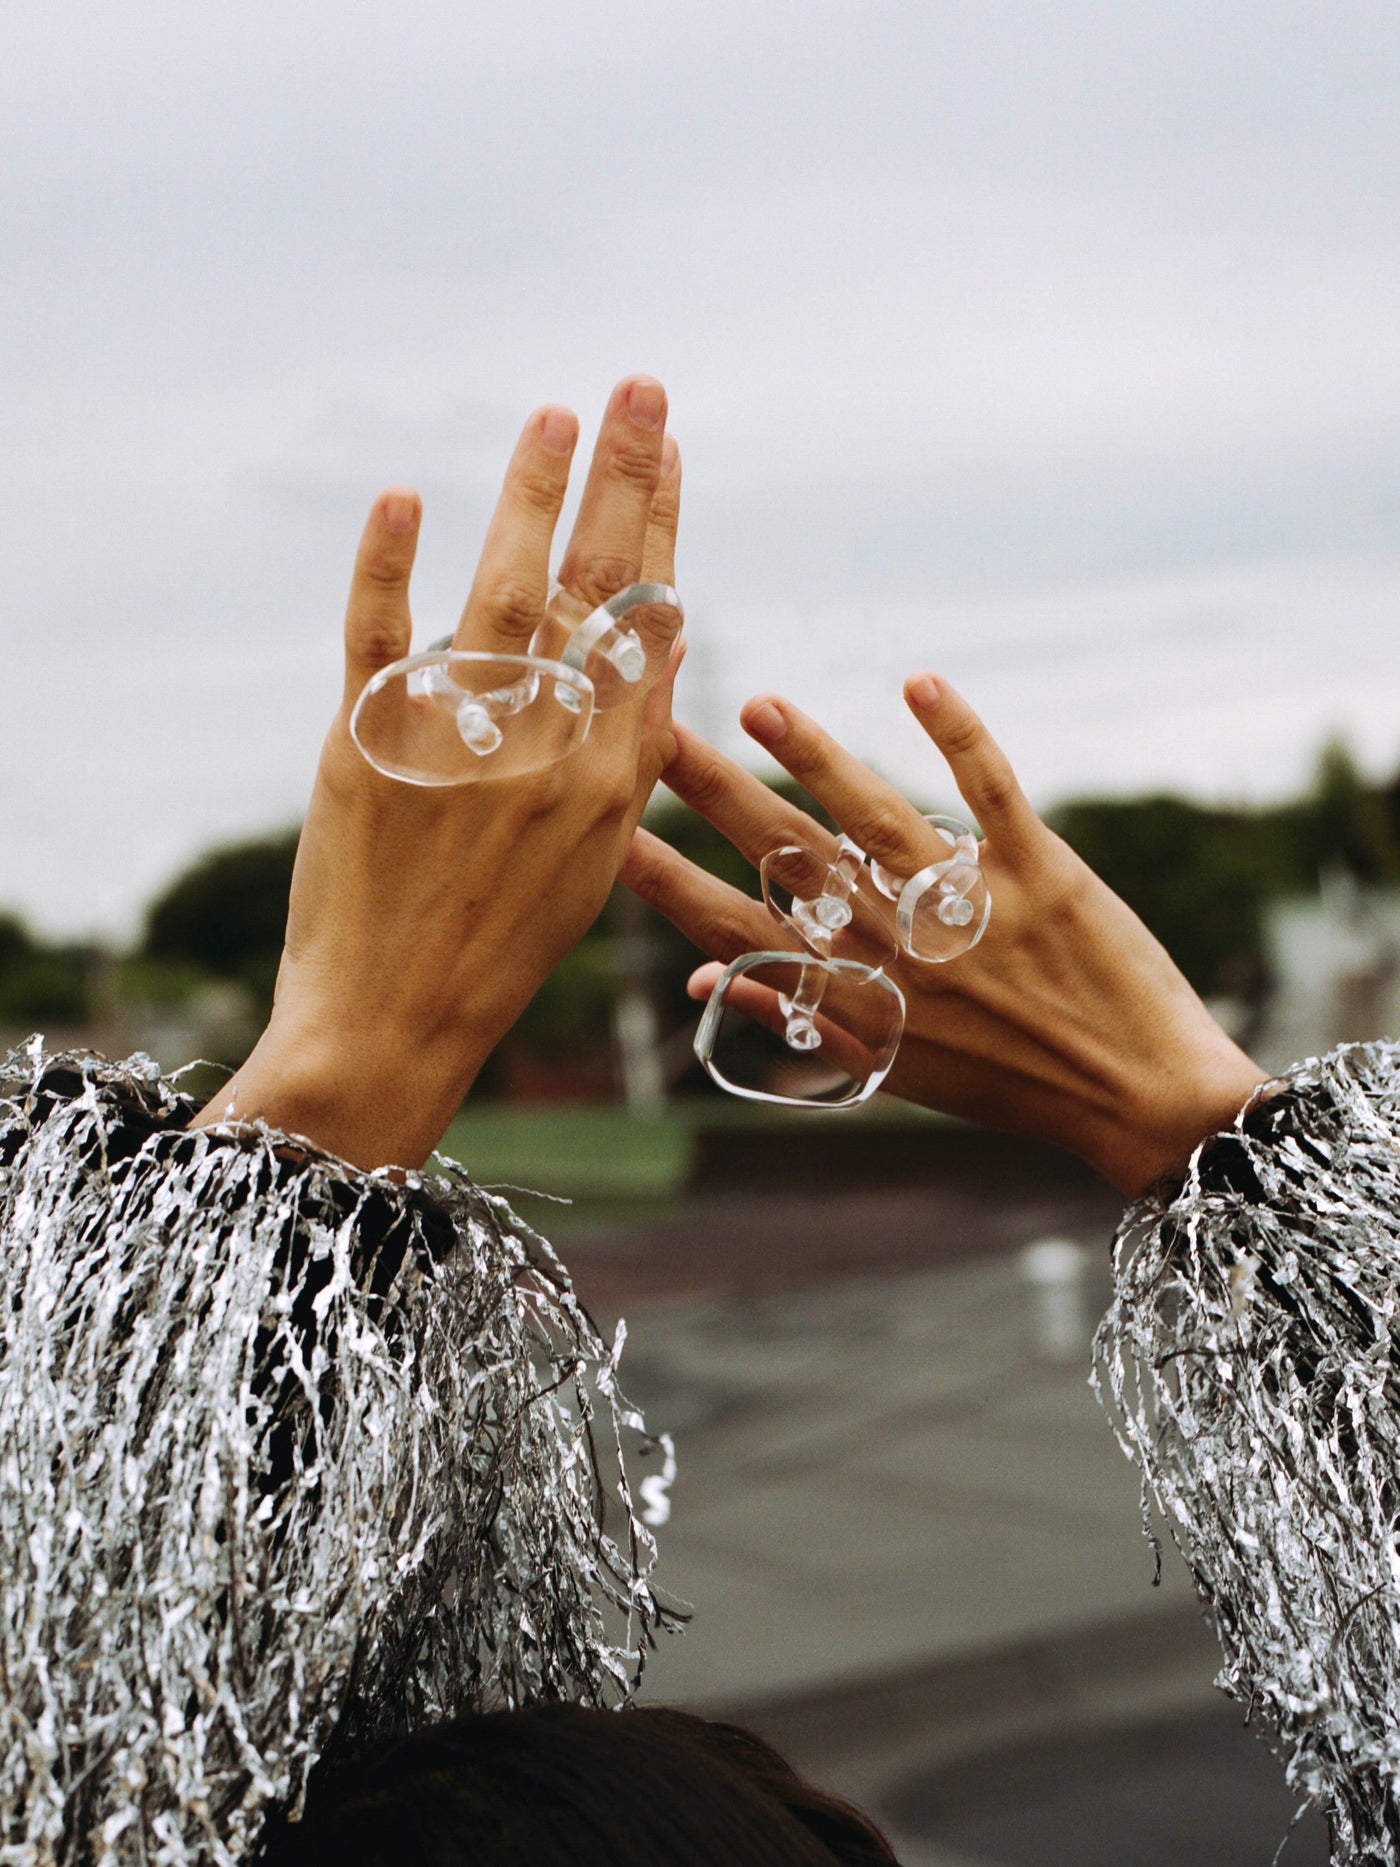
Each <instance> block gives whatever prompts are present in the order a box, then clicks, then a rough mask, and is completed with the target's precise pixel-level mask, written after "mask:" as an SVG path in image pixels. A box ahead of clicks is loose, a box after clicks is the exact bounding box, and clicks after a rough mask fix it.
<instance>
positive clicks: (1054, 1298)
mask: <svg viewBox="0 0 1400 1867" xmlns="http://www.w3.org/2000/svg"><path fill="white" fill-rule="evenodd" d="M1020 1264H1021V1275H1022V1277H1023V1278H1024V1279H1025V1282H1026V1289H1027V1293H1028V1295H1029V1298H1030V1315H1031V1331H1032V1334H1033V1336H1034V1338H1035V1346H1036V1350H1037V1352H1038V1353H1039V1354H1041V1355H1043V1356H1044V1357H1045V1359H1046V1360H1047V1361H1075V1360H1077V1359H1078V1358H1079V1356H1081V1355H1082V1354H1083V1353H1084V1351H1085V1349H1086V1348H1087V1347H1088V1345H1089V1338H1090V1336H1091V1334H1092V1333H1093V1331H1092V1329H1091V1326H1090V1321H1089V1311H1088V1304H1087V1302H1086V1300H1085V1291H1084V1278H1085V1272H1086V1271H1087V1269H1088V1264H1089V1254H1088V1252H1087V1251H1086V1250H1085V1249H1084V1247H1083V1245H1077V1244H1075V1242H1074V1240H1073V1239H1071V1238H1038V1239H1037V1240H1036V1241H1035V1243H1034V1244H1033V1245H1027V1246H1026V1248H1025V1250H1024V1251H1022V1253H1021V1257H1020Z"/></svg>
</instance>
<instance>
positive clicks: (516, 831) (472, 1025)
mask: <svg viewBox="0 0 1400 1867" xmlns="http://www.w3.org/2000/svg"><path fill="white" fill-rule="evenodd" d="M577 438H578V423H577V420H576V419H575V417H574V416H573V414H572V413H571V412H570V411H569V410H567V409H563V408H554V407H551V408H544V409H541V410H539V411H537V412H536V414H534V415H532V416H531V418H530V420H529V421H528V422H527V423H526V425H525V431H524V433H523V434H522V435H521V438H520V441H519V444H518V445H517V447H516V450H515V453H514V456H513V457H512V459H511V462H510V465H509V467H508V469H507V472H506V478H505V484H504V486H503V488H502V492H501V496H500V501H499V503H498V505H497V507H496V511H495V515H494V517H493V518H492V520H491V524H490V527H489V530H488V532H487V536H486V542H485V545H484V547H483V549H482V553H481V558H480V561H479V563H478V566H477V571H476V575H475V578H474V579H473V582H472V586H471V592H470V594H469V596H468V597H467V601H466V605H465V608H464V609H463V612H462V616H461V619H460V621H459V622H458V625H457V629H456V633H455V635H454V638H453V646H454V648H458V649H480V650H488V651H492V652H495V653H524V652H525V651H526V650H527V649H528V647H529V645H530V642H531V639H532V637H533V636H534V635H535V633H536V631H537V629H538V628H539V627H540V624H541V621H542V619H543V617H544V613H545V604H546V599H547V596H548V592H549V586H550V575H549V554H550V546H551V543H552V540H553V536H554V529H555V524H556V522H557V520H558V517H559V512H560V508H561V506H562V505H563V501H564V495H565V491H566V489H567V485H568V478H569V466H570V461H571V458H572V455H573V451H574V447H575V444H576V442H577ZM679 510H680V462H679V455H678V453H677V450H676V447H675V443H674V442H673V441H672V440H671V439H670V438H669V437H668V436H667V435H666V398H665V392H664V391H663V389H662V387H661V385H660V384H659V383H656V382H653V381H652V380H651V379H650V378H647V377H632V378H629V379H627V380H626V381H624V382H622V383H620V384H619V385H618V387H617V388H616V389H615V390H614V392H613V395H612V397H611V399H610V400H609V403H608V407H607V410H606V412H605V414H604V417H603V422H602V426H601V430H600V432H599V436H598V443H597V446H596V448H595V450H594V454H593V462H592V465H591V467H590V469H589V474H588V479H587V481H586V483H585V486H584V491H583V495H582V500H581V504H580V507H579V514H578V520H577V523H576V525H575V527H574V530H573V534H572V536H571V538H570V540H569V544H568V547H567V549H566V551H565V554H564V558H563V562H562V564H561V566H560V581H561V582H562V584H563V585H564V587H565V589H566V590H568V591H569V592H571V593H572V595H573V596H574V597H576V598H578V599H580V603H579V605H578V606H577V607H578V608H579V610H580V611H581V612H582V611H584V610H586V608H587V607H588V606H591V605H593V604H595V603H598V602H600V601H602V600H603V599H604V598H606V597H609V596H611V595H613V594H615V593H616V592H617V590H619V589H620V588H621V587H623V586H625V585H627V584H630V583H633V582H635V581H637V580H638V579H639V578H644V579H646V580H648V581H654V582H658V583H666V584H669V583H671V582H672V581H673V578H674V574H675V572H674V558H675V537H676V526H677V520H678V517H679ZM419 518H420V504H419V500H418V497H417V495H416V494H415V493H413V492H410V491H407V490H404V489H394V490H391V491H389V492H387V493H384V494H383V495H381V497H380V498H379V499H378V500H376V502H375V504H374V507H373V509H372V511H371V513H370V516H369V521H368V523H367V524H366V526H365V531H364V536H363V537H362V539H361V541H360V548H359V555H358V557H357V558H356V561H355V571H354V576H353V578H352V581H351V588H350V601H349V607H348V610H347V613H346V620H345V690H344V698H343V701H342V704H341V707H340V710H339V712H338V713H337V715H336V718H335V720H334V721H333V723H332V725H331V729H330V733H329V735H328V736H327V739H326V742H325V746H324V749H323V751H322V754H321V761H320V768H319V770H318V772H317V776H316V783H315V788H314V790H313V792H312V796H311V803H310V808H309V809H308V812H307V816H306V823H305V827H304V828H303V831H302V836H301V843H300V845H299V847H298V851H297V861H296V870H295V874H294V876H293V881H292V895H291V907H290V913H289V916H288V921H287V937H286V946H285V949H284V951H283V955H282V964H281V969H280V972H279V974H278V981H277V997H276V1003H275V1006H274V1009H273V1013H272V1018H271V1020H270V1022H269V1024H268V1028H267V1030H266V1031H265V1032H264V1033H263V1036H262V1038H261V1039H260V1041H259V1043H258V1045H257V1047H256V1049H255V1050H254V1051H253V1053H252V1055H251V1056H250V1057H249V1059H248V1061H247V1063H246V1064H245V1065H244V1066H243V1068H242V1069H241V1070H240V1071H239V1072H238V1074H237V1075H236V1076H235V1077H234V1078H233V1079H232V1081H231V1082H230V1083H229V1084H228V1085H227V1086H226V1087H225V1088H224V1090H223V1091H221V1092H220V1094H219V1095H218V1096H216V1097H215V1098H214V1100H213V1101H212V1102H211V1103H210V1104H209V1106H208V1107H207V1108H206V1109H205V1110H203V1112H202V1113H201V1115H200V1116H199V1117H198V1118H197V1119H198V1121H199V1122H200V1123H209V1122H214V1121H220V1120H227V1119H244V1118H248V1117H252V1116H262V1117H265V1118H266V1119H267V1120H268V1121H270V1122H272V1123H274V1124H275V1125H277V1126H280V1127H284V1128H287V1129H290V1130H292V1131H294V1132H296V1133H299V1134H302V1135H305V1136H307V1137H309V1138H310V1139H311V1140H313V1141H315V1142H317V1143H318V1144H319V1145H321V1146H323V1147H326V1148H328V1149H330V1150H331V1151H333V1152H336V1153H338V1154H340V1155H342V1156H343V1157H344V1158H346V1159H348V1160H350V1161H352V1162H354V1163H355V1164H357V1165H360V1166H364V1167H373V1166H379V1165H383V1164H389V1163H393V1164H396V1165H399V1166H405V1167H412V1166H415V1165H418V1164H420V1163H421V1162H422V1161H423V1160H424V1159H425V1158H426V1156H427V1154H428V1153H429V1152H430V1151H431V1149H432V1148H433V1146H434V1145H435V1144H436V1142H437V1141H438V1139H439V1138H440V1137H441V1135H442V1132H443V1129H444V1128H445V1127H446V1125H447V1123H448V1122H449V1121H450V1120H451V1118H452V1116H453V1115H454V1114H455V1112H456V1110H457V1108H458V1107H459V1106H460V1104H461V1101H462V1098H463V1097H464V1096H465V1094H466V1092H467V1090H468V1089H469V1088H470V1086H471V1083H472V1081H473V1080H474V1078H475V1076H476V1074H477V1072H478V1070H479V1069H480V1068H481V1065H482V1063H483V1062H484V1061H485V1059H486V1057H487V1055H488V1054H489V1053H490V1051H491V1050H492V1048H493V1047H494V1046H495V1045H496V1044H497V1043H498V1042H499V1040H500V1039H501V1037H502V1036H503V1035H504V1034H505V1032H506V1031H507V1030H508V1029H509V1028H510V1026H511V1025H512V1024H513V1023H514V1021H515V1019H516V1018H517V1017H518V1016H519V1014H520V1012H521V1011H522V1010H523V1009H524V1007H525V1005H526V1004H527V1003H528V1002H529V1000H530V998H531V997H532V996H533V994H534V992H535V990H536V989H537V987H538V986H539V985H540V983H541V981H542V980H543V979H544V978H545V977H546V976H547V975H548V973H549V972H550V971H551V970H552V969H553V967H554V966H555V965H556V964H557V963H558V961H559V960H560V959H561V958H562V957H563V955H564V954H565V953H566V952H567V951H568V949H569V948H570V947H571V946H572V945H573V943H574V942H575V941H576V940H577V939H578V938H579V936H580V935H581V934H582V933H583V932H584V931H585V930H586V929H587V928H588V926H589V925H590V924H591V923H592V921H593V920H594V919H595V918H596V916H597V915H598V913H599V911H600V910H601V908H602V906H603V903H604V902H605V901H606V899H607V896H608V891H609V889H610V887H611V885H612V883H613V880H614V879H615V877H616V874H617V871H618V867H619V865H620V863H621V861H622V859H623V857H624V855H625V853H626V851H627V847H628V844H629V842H630V839H631V835H632V832H633V829H634V828H635V826H636V823H637V820H638V818H639V817H640V815H641V811H642V807H643V805H644V804H645V802H646V799H647V797H648V795H649V794H650V792H651V789H652V787H653V785H654V784H655V782H656V779H657V776H658V774H659V773H660V771H661V769H662V767H663V766H664V765H665V764H666V762H667V761H668V759H669V758H670V757H671V756H672V754H673V751H674V741H673V739H672V736H671V723H670V692H671V684H672V681H673V679H674V674H675V668H676V666H677V665H678V655H677V654H673V655H672V656H671V657H670V659H669V661H668V660H666V659H665V658H662V660H661V662H660V665H659V669H658V671H657V673H656V674H655V676H654V677H653V678H651V679H649V680H643V681H640V682H639V683H638V684H637V687H636V690H635V692H634V693H632V694H631V695H629V697H627V698H626V699H625V701H624V702H623V704H620V705H618V706H616V707H614V708H613V709H611V710H610V711H608V712H606V713H601V714H598V715H597V716H596V717H595V718H594V720H593V722H592V726H591V730H590V732H589V735H588V738H587V740H586V741H585V742H584V744H583V745H582V746H581V747H579V748H578V749H577V750H575V751H573V752H571V753H570V754H569V755H568V757H567V758H565V759H564V760H563V761H562V762H561V763H559V764H557V765H555V766H553V767H549V768H546V769H542V770H537V771H532V772H529V773H526V774H524V775H518V774H517V775H511V776H508V777H503V778H493V777H490V776H484V777H482V778H480V779H477V780H476V781H475V782H473V783H470V784H467V785H464V786H462V787H460V788H454V789H424V788H420V787H417V786H414V785H409V784H403V783H399V782H396V781H395V780H394V779H392V778H388V777H385V776H384V775H382V774H381V773H380V772H377V771H375V770H373V769H372V768H371V767H370V765H369V764H368V763H366V761H365V759H364V758H363V757H362V756H361V755H360V753H359V751H358V750H357V749H356V747H355V745H354V744H353V742H352V740H351V738H350V733H349V729H348V721H349V717H350V713H351V711H352V709H353V707H354V704H355V701H356V700H357V698H358V697H359V695H360V693H361V691H362V690H363V688H364V686H365V683H366V682H367V681H368V680H369V679H370V678H371V677H372V676H373V675H375V674H376V673H377V672H378V671H379V670H380V669H382V668H384V667H387V666H388V664H389V663H391V662H393V661H396V660H398V659H399V658H400V657H402V656H404V655H406V654H407V653H408V651H409V646H410V638H411V634H412V624H411V620H410V615H409V602H408V586H409V574H410V572H411V570H412V567H413V558H414V551H415V548H416V545H417V541H418V527H419ZM436 633H438V631H437V630H435V629H432V628H429V629H428V630H427V631H426V634H427V635H428V636H429V637H431V636H432V635H434V634H436Z"/></svg>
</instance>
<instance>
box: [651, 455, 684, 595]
mask: <svg viewBox="0 0 1400 1867" xmlns="http://www.w3.org/2000/svg"><path fill="white" fill-rule="evenodd" d="M680 519H681V450H680V449H679V447H677V445H676V440H675V436H674V435H670V434H668V435H667V436H666V437H665V439H664V440H663V441H662V443H661V471H660V474H659V476H658V478H657V482H656V490H655V492H653V494H652V496H651V506H650V508H649V509H648V511H647V529H646V538H645V540H644V542H643V545H642V581H643V582H644V583H669V584H674V583H675V581H676V532H677V530H678V529H679V526H680Z"/></svg>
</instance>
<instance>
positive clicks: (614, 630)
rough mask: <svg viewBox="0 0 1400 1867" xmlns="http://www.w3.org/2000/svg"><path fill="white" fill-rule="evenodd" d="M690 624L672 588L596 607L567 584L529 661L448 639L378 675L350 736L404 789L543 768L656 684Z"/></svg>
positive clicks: (354, 716)
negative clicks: (602, 716)
mask: <svg viewBox="0 0 1400 1867" xmlns="http://www.w3.org/2000/svg"><path fill="white" fill-rule="evenodd" d="M683 622H684V614H683V611H682V609H681V602H680V598H679V597H678V596H677V595H676V592H675V591H674V590H673V589H672V588H671V586H670V585H669V584H660V583H637V584H630V585H629V586H628V587H627V588H626V589H625V590H620V591H618V593H617V595H616V596H610V597H609V598H608V599H607V601H606V602H605V603H600V604H597V605H596V606H590V605H589V604H588V603H586V602H584V601H583V600H582V599H581V598H579V597H575V596H573V595H572V594H571V593H570V592H569V591H567V590H565V589H564V588H563V587H562V586H561V585H560V584H557V583H556V584H555V585H554V586H553V589H552V590H551V592H550V597H549V602H548V604H547V606H546V609H545V616H544V621H543V622H542V623H541V625H540V627H539V629H538V630H537V631H536V632H535V635H534V637H533V638H532V640H531V643H530V652H529V654H527V655H508V654H495V653H492V652H489V651H486V650H481V649H455V648H454V647H453V646H452V638H451V637H450V636H444V637H443V638H442V639H441V640H440V641H437V642H433V643H432V644H431V645H430V646H429V647H428V648H427V649H426V650H424V652H423V653H421V654H418V655H408V656H405V657H404V658H403V659H402V660H400V661H395V662H393V663H392V664H391V665H390V666H389V667H387V668H382V669H380V671H379V673H378V674H375V675H374V676H372V677H371V679H370V680H369V681H368V682H367V683H366V684H365V688H364V691H363V693H362V694H361V695H360V697H359V699H358V700H357V701H356V703H355V707H354V711H353V712H352V713H351V715H350V736H351V738H352V739H353V740H354V741H355V744H356V745H357V746H358V747H359V749H360V751H361V752H362V753H363V755H364V756H365V758H366V759H368V761H369V763H370V764H371V765H373V766H374V768H375V770H376V771H380V772H383V773H384V775H385V776H386V777H388V778H397V779H399V780H400V781H401V782H402V783H404V784H417V785H426V786H451V785H462V784H472V783H474V782H475V781H476V780H478V779H480V778H486V777H490V778H509V777H519V776H522V775H523V774H525V773H527V772H531V771H539V770H541V769H543V768H544V767H545V766H548V765H555V764H558V762H559V761H560V760H561V759H565V758H567V757H568V756H569V754H570V753H571V752H573V751H575V750H577V748H578V747H579V746H580V745H582V744H583V742H584V740H585V739H586V738H587V737H588V729H589V727H590V725H591V724H592V720H593V715H594V713H595V712H606V711H607V709H608V708H609V707H613V706H617V705H618V704H619V703H620V702H622V701H624V700H626V699H627V698H629V696H632V695H634V694H636V693H637V692H638V691H639V689H640V688H642V687H643V686H645V685H649V684H650V682H651V681H653V680H655V679H656V677H657V676H658V675H659V674H660V672H661V671H662V669H663V668H664V667H665V665H666V660H667V658H668V656H669V655H670V652H671V647H672V644H673V643H674V642H675V640H676V638H677V636H678V635H679V634H680V631H681V627H682V625H683Z"/></svg>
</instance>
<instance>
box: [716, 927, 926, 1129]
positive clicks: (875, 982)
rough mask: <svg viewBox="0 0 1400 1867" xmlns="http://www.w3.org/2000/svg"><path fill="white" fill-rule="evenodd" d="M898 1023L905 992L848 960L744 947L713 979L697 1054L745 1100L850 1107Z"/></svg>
mask: <svg viewBox="0 0 1400 1867" xmlns="http://www.w3.org/2000/svg"><path fill="white" fill-rule="evenodd" d="M903 1032H904V995H903V993H902V992H901V991H900V989H899V987H898V986H897V985H896V984H895V983H894V981H893V980H892V979H890V978H889V977H888V976H887V975H886V974H885V973H883V972H877V971H873V970H872V969H871V968H870V967H868V966H862V965H860V964H859V963H858V962H857V961H855V960H842V959H825V960H819V959H812V958H810V957H808V956H806V955H804V954H801V953H790V952H789V953H780V952H768V953H745V954H744V955H743V956H742V957H741V958H739V959H736V960H734V961H733V962H732V964H730V965H729V966H726V967H725V969H724V971H723V972H722V973H721V974H720V976H719V979H718V980H717V981H716V983H715V988H714V991H713V992H712V993H711V995H710V999H709V1002H708V1004H707V1005H706V1006H705V1010H704V1013H703V1015H702V1017H701V1019H700V1028H699V1029H698V1030H697V1032H696V1033H695V1054H696V1056H697V1057H698V1058H699V1059H700V1061H701V1063H702V1064H703V1065H704V1067H705V1069H706V1070H707V1071H708V1073H709V1074H710V1076H711V1077H712V1078H713V1079H714V1081H715V1082H717V1083H718V1084H719V1086H720V1088H721V1089H725V1090H727V1091H728V1092H729V1094H730V1095H733V1096H739V1097H741V1098H742V1099H743V1100H744V1101H747V1102H770V1103H777V1104H781V1105H784V1106H787V1107H792V1108H827V1109H844V1108H854V1107H856V1105H857V1104H859V1103H861V1102H864V1101H866V1100H868V1098H869V1097H871V1096H872V1095H874V1093H875V1091H876V1090H877V1089H878V1088H879V1087H880V1084H881V1083H882V1082H883V1081H884V1080H885V1078H886V1076H888V1074H889V1071H890V1066H891V1065H892V1064H893V1062H894V1059H895V1056H896V1054H897V1052H898V1050H899V1040H900V1038H901V1036H902V1035H903Z"/></svg>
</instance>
